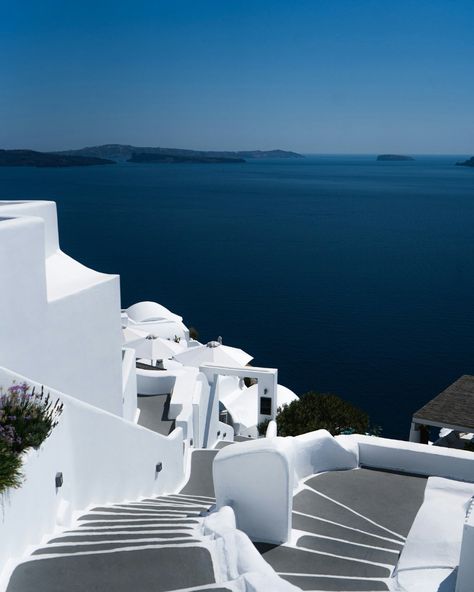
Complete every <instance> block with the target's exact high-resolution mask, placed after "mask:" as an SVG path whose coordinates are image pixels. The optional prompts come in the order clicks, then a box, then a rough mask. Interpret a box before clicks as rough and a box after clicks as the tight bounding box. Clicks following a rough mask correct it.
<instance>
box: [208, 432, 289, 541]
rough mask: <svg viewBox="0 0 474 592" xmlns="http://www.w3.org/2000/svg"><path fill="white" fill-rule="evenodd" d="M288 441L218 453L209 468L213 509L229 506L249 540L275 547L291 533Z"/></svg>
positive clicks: (261, 442)
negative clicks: (210, 469) (213, 497)
mask: <svg viewBox="0 0 474 592" xmlns="http://www.w3.org/2000/svg"><path fill="white" fill-rule="evenodd" d="M290 440H291V439H287V438H271V439H270V438H263V439H260V440H252V441H249V442H239V443H235V444H233V445H232V446H228V447H226V448H223V449H222V450H220V451H219V452H218V453H217V455H216V457H215V459H214V464H213V477H214V488H215V492H216V506H217V509H220V508H222V507H224V506H230V507H231V508H232V509H233V511H234V512H235V517H236V520H237V528H239V529H240V530H243V531H244V532H245V533H246V534H247V535H248V536H249V537H250V538H251V539H253V540H256V541H260V542H268V543H274V544H279V543H282V542H286V541H287V540H288V538H289V536H290V532H291V508H292V503H293V474H294V469H293V458H292V454H293V450H292V444H291V441H290Z"/></svg>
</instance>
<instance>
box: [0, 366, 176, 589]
mask: <svg viewBox="0 0 474 592" xmlns="http://www.w3.org/2000/svg"><path fill="white" fill-rule="evenodd" d="M13 380H16V381H17V382H20V381H26V382H27V383H28V384H31V385H35V383H34V382H32V381H30V380H28V379H26V378H24V377H22V376H18V375H16V374H13V373H11V372H9V371H8V370H5V369H0V384H3V385H9V384H11V382H12V381H13ZM35 386H37V387H39V386H40V385H38V384H36V385H35ZM46 392H50V393H51V396H52V397H53V399H56V398H59V399H60V400H61V401H62V402H63V403H64V411H63V414H62V416H61V419H60V422H59V425H58V426H57V427H56V428H55V429H54V431H53V433H52V434H51V436H50V437H49V438H48V439H47V440H46V441H45V442H44V443H43V445H42V446H41V447H40V448H39V450H29V451H28V452H27V454H26V455H24V467H23V472H24V483H23V485H22V486H21V488H20V489H14V490H9V491H8V492H7V493H6V494H4V495H3V496H2V499H1V502H2V506H3V507H2V514H1V517H0V541H1V544H0V571H1V573H0V590H1V589H2V587H1V586H2V581H3V582H5V581H6V578H7V577H8V575H9V573H10V571H11V569H12V568H13V567H14V565H15V563H16V562H17V561H18V560H20V559H21V558H22V557H23V556H24V555H25V554H26V553H27V552H28V551H29V550H30V549H31V546H32V545H38V544H40V543H41V542H42V541H43V539H44V537H45V536H49V535H51V534H53V533H54V532H55V531H57V530H59V529H64V528H66V527H67V526H68V525H70V524H71V522H72V520H73V519H74V517H75V516H76V515H77V513H78V512H83V511H84V510H85V509H87V508H88V507H91V506H96V505H102V504H108V503H117V502H121V501H130V500H136V499H139V498H141V497H147V496H151V495H158V494H162V493H169V492H175V491H177V490H178V489H179V487H180V486H181V484H182V483H183V481H184V478H185V475H184V462H183V435H182V430H181V429H179V428H178V429H175V430H174V431H173V432H172V433H171V434H170V435H169V436H168V437H165V436H161V435H160V434H157V433H155V432H152V431H150V430H147V429H145V428H143V427H141V426H138V425H136V424H134V423H132V422H129V421H126V420H124V419H122V418H120V417H117V416H116V415H114V414H111V413H109V412H106V411H104V410H102V409H99V408H96V407H93V406H91V405H89V404H87V403H84V402H82V401H79V400H77V399H74V398H72V397H69V396H67V395H64V394H62V393H59V392H58V391H55V390H52V389H46ZM159 463H161V470H159V471H157V465H159ZM57 473H62V475H63V480H64V483H63V485H62V487H60V488H56V487H55V476H56V475H57Z"/></svg>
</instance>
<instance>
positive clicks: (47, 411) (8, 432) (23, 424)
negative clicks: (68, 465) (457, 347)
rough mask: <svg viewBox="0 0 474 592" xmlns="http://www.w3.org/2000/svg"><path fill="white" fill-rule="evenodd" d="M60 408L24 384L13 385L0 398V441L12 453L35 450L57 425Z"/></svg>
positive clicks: (61, 407) (57, 403) (60, 405)
mask: <svg viewBox="0 0 474 592" xmlns="http://www.w3.org/2000/svg"><path fill="white" fill-rule="evenodd" d="M62 410H63V405H62V403H61V402H60V401H59V399H58V400H57V401H56V402H54V403H53V401H52V400H51V398H50V396H49V394H47V395H45V393H44V390H43V388H41V391H40V392H36V391H35V389H34V388H33V389H31V387H30V386H29V385H28V384H26V383H21V384H13V385H12V386H11V387H10V388H9V389H8V390H7V392H6V393H4V394H1V395H0V441H3V443H4V444H6V445H7V446H8V447H9V448H10V449H11V450H12V451H13V452H16V453H20V452H23V451H24V450H26V449H27V448H30V447H31V448H38V447H39V446H41V444H42V443H43V442H44V440H46V438H47V437H48V436H49V435H50V434H51V431H52V430H53V428H54V427H55V426H56V425H57V423H58V419H59V416H60V415H61V413H62Z"/></svg>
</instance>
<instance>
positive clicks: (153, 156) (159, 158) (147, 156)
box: [127, 152, 246, 164]
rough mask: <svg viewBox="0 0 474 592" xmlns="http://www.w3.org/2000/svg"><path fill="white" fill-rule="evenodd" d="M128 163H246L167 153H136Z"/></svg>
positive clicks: (222, 157)
mask: <svg viewBox="0 0 474 592" xmlns="http://www.w3.org/2000/svg"><path fill="white" fill-rule="evenodd" d="M127 162H144V163H147V162H150V163H168V162H196V163H209V164H212V163H219V162H222V163H229V162H230V163H239V162H246V161H245V159H244V158H232V157H228V156H183V155H176V154H169V153H167V152H159V153H153V152H134V153H133V154H132V156H131V158H129V159H127Z"/></svg>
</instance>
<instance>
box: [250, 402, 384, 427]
mask: <svg viewBox="0 0 474 592" xmlns="http://www.w3.org/2000/svg"><path fill="white" fill-rule="evenodd" d="M276 422H277V427H278V435H279V436H298V435H299V434H305V433H306V432H312V431H315V430H319V429H325V430H328V432H330V433H331V434H332V435H333V436H336V435H338V434H342V433H362V434H365V433H368V432H369V431H370V422H369V416H368V415H367V413H365V412H364V411H362V410H361V409H358V408H357V407H355V406H354V405H352V404H351V403H349V402H348V401H345V400H344V399H341V398H340V397H338V396H337V395H332V394H328V393H324V394H320V393H316V392H314V391H310V392H309V393H306V394H304V395H302V396H301V398H300V399H298V400H296V401H292V402H291V403H290V404H289V405H283V407H279V408H278V412H277V417H276ZM264 423H265V422H263V423H262V424H260V425H259V426H258V429H259V433H262V434H263V433H264V431H265V429H266V426H265V425H264ZM375 430H376V433H377V434H379V433H380V431H381V429H380V428H375Z"/></svg>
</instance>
